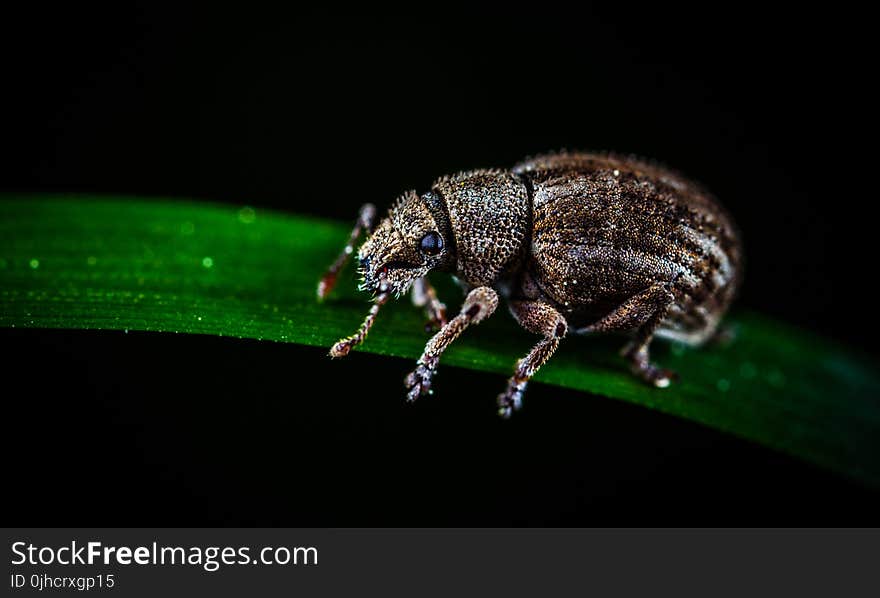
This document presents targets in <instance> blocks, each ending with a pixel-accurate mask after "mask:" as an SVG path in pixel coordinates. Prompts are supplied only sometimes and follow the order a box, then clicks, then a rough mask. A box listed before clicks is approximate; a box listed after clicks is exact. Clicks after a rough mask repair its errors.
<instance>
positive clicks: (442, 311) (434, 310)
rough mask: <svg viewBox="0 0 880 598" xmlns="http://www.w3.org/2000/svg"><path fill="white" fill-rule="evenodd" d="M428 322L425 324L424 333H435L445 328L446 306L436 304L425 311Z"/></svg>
mask: <svg viewBox="0 0 880 598" xmlns="http://www.w3.org/2000/svg"><path fill="white" fill-rule="evenodd" d="M425 313H426V314H427V316H428V320H427V321H426V322H425V332H436V331H437V330H440V329H441V328H443V327H444V326H446V322H447V320H446V306H445V305H443V304H442V303H440V302H438V303H437V304H436V305H433V306H430V307H429V308H427V309H426V310H425Z"/></svg>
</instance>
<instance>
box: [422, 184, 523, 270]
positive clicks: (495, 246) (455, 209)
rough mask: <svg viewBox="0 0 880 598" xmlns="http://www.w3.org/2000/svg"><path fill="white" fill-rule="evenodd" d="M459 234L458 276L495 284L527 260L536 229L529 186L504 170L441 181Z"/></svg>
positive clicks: (439, 191)
mask: <svg viewBox="0 0 880 598" xmlns="http://www.w3.org/2000/svg"><path fill="white" fill-rule="evenodd" d="M432 191H433V192H434V193H436V194H437V195H439V196H440V197H442V199H443V201H444V202H445V206H446V210H447V213H448V215H449V221H450V225H451V228H452V231H453V232H454V235H455V247H456V272H457V275H458V276H459V277H460V278H462V279H463V280H464V281H465V282H467V283H468V284H470V285H472V286H480V285H492V284H493V283H495V282H496V281H497V280H498V279H499V278H500V277H502V276H503V275H505V274H506V273H508V272H509V271H511V270H513V269H516V268H517V266H519V264H520V263H521V261H522V251H523V249H524V248H525V246H526V243H525V242H526V240H527V238H528V235H529V230H530V228H531V224H532V218H531V204H530V200H529V194H528V189H527V187H526V185H525V184H524V183H523V182H522V181H521V180H519V178H517V177H516V176H514V175H513V174H511V173H510V172H508V171H504V170H482V171H474V172H465V173H461V174H457V175H453V176H447V177H443V178H441V179H438V180H437V181H436V182H435V183H434V185H433V187H432Z"/></svg>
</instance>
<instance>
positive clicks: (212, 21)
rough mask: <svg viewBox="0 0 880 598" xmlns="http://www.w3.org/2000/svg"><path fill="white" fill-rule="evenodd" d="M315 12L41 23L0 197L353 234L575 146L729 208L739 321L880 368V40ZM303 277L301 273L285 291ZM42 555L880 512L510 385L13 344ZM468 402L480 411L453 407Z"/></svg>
mask: <svg viewBox="0 0 880 598" xmlns="http://www.w3.org/2000/svg"><path fill="white" fill-rule="evenodd" d="M578 6H579V7H578V9H577V10H574V9H572V8H567V7H563V6H555V5H551V4H549V3H539V4H538V5H536V6H533V7H531V8H529V9H528V10H523V9H517V10H514V9H513V7H512V6H508V7H507V8H506V9H502V8H494V9H490V8H480V7H475V6H473V5H471V6H469V7H467V8H460V7H455V6H453V5H435V6H430V7H429V6H424V7H422V8H421V10H420V12H419V13H418V14H417V13H416V12H414V11H413V12H411V13H409V14H407V13H400V12H396V13H391V14H379V13H377V12H361V13H354V12H352V11H351V10H350V9H349V8H346V7H344V6H338V7H328V8H327V10H326V11H323V12H315V11H312V10H311V9H305V8H302V7H298V8H292V7H291V8H288V9H287V10H285V11H279V10H277V9H273V10H267V9H264V8H260V7H257V6H256V5H254V4H250V3H248V4H246V5H245V4H243V5H240V6H239V7H237V8H223V7H222V6H219V5H217V4H214V5H210V6H199V5H191V4H187V3H183V2H180V3H175V4H174V5H173V6H167V7H165V6H162V5H161V4H159V3H146V2H145V3H132V2H128V3H113V4H106V5H98V6H96V5H90V6H89V7H84V6H80V5H79V4H77V5H62V4H59V5H57V6H51V5H50V6H41V7H39V8H35V9H32V10H30V11H23V10H21V9H17V10H13V11H12V12H11V13H9V14H7V15H6V18H5V19H4V23H3V35H2V36H0V37H2V41H0V50H2V57H0V64H2V66H3V72H2V75H0V77H2V79H0V80H2V100H0V102H2V104H3V105H2V106H0V107H2V115H0V123H2V146H3V147H2V151H3V154H4V155H3V156H2V158H3V159H2V163H0V191H64V192H67V191H75V192H99V193H113V194H138V195H155V196H179V197H195V198H200V199H206V200H213V201H230V202H235V203H239V204H240V203H248V204H251V205H256V206H269V207H274V208H277V209H282V210H288V211H291V212H299V213H309V214H314V215H320V216H326V217H330V218H336V219H347V220H351V219H352V218H353V217H354V215H355V213H356V210H357V207H358V206H359V205H360V204H362V203H364V202H365V201H373V202H376V203H377V204H380V205H381V204H383V203H387V202H390V201H391V200H392V199H393V198H394V197H395V196H396V195H397V194H398V193H399V192H400V191H401V190H403V189H407V188H416V189H420V190H424V189H426V188H427V187H428V186H429V185H430V183H431V181H432V180H433V179H434V178H435V177H437V176H439V175H441V174H445V173H449V172H454V171H456V170H462V169H470V168H476V167H483V166H508V165H511V164H512V163H514V162H516V161H517V160H519V159H520V158H522V157H524V156H525V155H528V154H534V153H538V152H542V151H546V150H551V149H558V148H561V147H569V148H584V149H613V150H616V151H621V152H633V153H637V154H641V155H645V156H649V157H653V158H657V159H659V160H661V161H663V162H665V163H667V164H669V165H671V166H674V167H675V168H677V169H680V170H682V171H683V172H685V173H687V174H690V175H692V176H694V177H695V178H698V179H699V180H701V181H702V182H704V183H706V184H707V185H708V186H709V187H710V188H711V189H713V190H714V191H715V193H716V194H717V195H718V196H719V197H720V198H721V199H722V201H723V202H724V203H725V204H726V205H727V206H728V208H729V209H730V211H731V212H732V213H733V214H734V216H735V217H736V219H737V221H738V222H739V224H740V227H741V228H742V230H743V232H744V237H745V242H746V244H747V254H748V255H747V259H748V263H747V273H746V285H745V288H744V289H743V292H742V296H741V299H740V302H739V304H740V305H741V306H744V307H748V308H751V309H756V310H761V311H763V312H766V313H769V314H772V315H774V316H776V317H779V318H781V319H784V320H787V321H790V322H793V323H796V324H800V325H802V326H804V327H807V328H810V329H812V330H815V331H817V332H819V333H821V334H823V335H824V336H825V337H828V338H833V339H836V340H838V341H840V342H844V343H848V344H850V345H853V346H855V347H856V348H857V349H858V350H860V351H863V352H869V353H876V351H875V349H874V346H873V338H874V335H875V333H876V332H877V330H878V327H877V324H876V321H875V319H874V318H873V314H872V313H871V310H873V309H874V304H875V301H874V300H873V299H872V297H873V290H872V287H871V283H870V276H871V275H872V274H873V273H874V271H875V270H876V269H875V268H870V267H868V261H869V259H870V258H872V257H873V255H874V252H875V250H874V245H875V233H874V228H875V224H874V223H875V220H874V212H875V208H874V203H875V202H876V190H875V189H874V187H873V182H872V178H873V177H874V172H873V165H872V164H868V159H867V158H868V156H870V157H871V158H873V155H872V153H869V152H870V151H871V150H869V149H865V147H866V143H865V141H864V140H867V141H868V144H867V147H870V141H871V139H872V132H871V130H870V129H869V122H870V121H869V119H868V117H867V116H866V115H867V114H868V112H867V110H866V108H867V107H868V105H867V103H868V101H869V98H870V96H869V95H868V93H867V88H866V83H867V82H870V79H871V78H872V77H873V76H874V72H873V71H874V69H873V67H870V65H869V64H867V57H866V52H867V46H868V41H867V40H868V39H869V38H867V37H866V33H865V32H864V31H862V30H861V28H860V25H859V23H860V21H861V20H862V19H863V17H862V16H861V15H858V14H855V13H852V12H850V11H849V10H848V9H847V8H846V7H844V6H842V5H841V6H839V7H835V10H834V14H833V15H831V14H827V13H822V12H815V13H813V12H806V11H803V10H800V11H797V12H793V11H787V10H785V9H781V8H780V9H772V8H770V7H768V6H767V5H760V6H754V7H752V6H749V5H746V4H741V3H738V4H736V5H735V6H729V7H723V6H715V7H713V8H712V9H711V10H706V9H702V10H699V11H696V12H695V11H694V9H684V8H682V9H678V10H676V11H672V12H671V11H669V10H668V9H666V8H663V9H662V10H661V9H657V8H654V9H650V10H649V9H645V8H643V7H638V6H636V5H632V4H630V3H627V4H626V5H616V4H615V3H600V4H598V5H596V6H590V5H589V4H583V3H581V4H579V5H578ZM279 267H295V264H283V263H279ZM0 343H2V347H3V349H4V353H5V355H4V357H3V367H2V371H3V373H4V380H5V382H4V388H5V390H4V392H3V394H4V397H3V398H4V401H3V405H4V410H5V414H4V415H3V420H4V424H5V426H4V427H5V428H6V433H5V434H4V439H5V441H6V442H7V443H8V446H7V447H6V451H5V454H6V455H7V461H6V468H5V469H6V476H7V481H8V482H10V484H9V485H8V486H7V487H8V488H15V491H14V492H7V499H8V500H11V502H10V503H9V504H10V505H11V508H7V509H6V510H5V511H4V513H5V514H6V516H5V523H6V524H13V523H14V524H16V525H36V524H45V525H162V524H164V525H215V524H218V525H221V524H229V525H234V524H241V525H250V524H268V525H273V524H278V525H281V524H285V525H298V526H303V525H355V526H357V525H404V526H409V525H510V524H515V525H519V524H529V525H542V524H546V525H578V524H581V525H604V524H608V525H629V524H632V525H658V524H659V525H685V524H689V525H736V524H803V525H824V524H877V523H878V514H877V510H876V508H875V507H876V504H877V503H876V501H877V498H878V496H877V494H876V493H872V492H870V491H868V490H866V489H863V488H861V487H858V486H856V485H854V484H853V483H851V482H849V481H847V480H844V479H841V478H839V477H836V476H834V475H831V474H828V473H825V472H822V471H819V470H816V469H815V468H813V467H812V466H808V465H805V464H802V463H800V462H797V461H795V460H793V459H790V458H788V457H785V456H782V455H778V454H776V453H773V452H771V451H768V450H766V449H763V448H760V447H757V446H753V445H751V444H749V443H746V442H743V441H740V440H737V439H734V438H731V437H728V436H723V435H721V434H719V433H717V432H714V431H711V430H708V429H704V428H702V427H700V426H697V425H695V424H691V423H688V422H683V421H679V420H677V419H673V418H670V417H666V416H663V415H660V414H657V413H653V412H649V411H647V410H644V409H642V408H638V407H634V406H630V405H626V404H623V403H619V402H615V401H610V400H607V399H603V398H600V397H591V396H586V395H584V394H582V393H575V392H569V391H564V390H560V389H556V388H548V387H543V386H539V385H536V386H534V387H533V388H531V389H530V391H529V396H528V409H527V410H526V411H525V412H524V413H523V414H522V416H520V417H517V418H515V419H514V420H513V421H511V422H500V421H497V419H496V417H495V415H494V410H493V402H492V401H493V397H494V396H495V395H496V394H497V393H498V391H499V384H502V383H503V380H501V379H500V378H498V377H496V376H490V375H485V374H477V373H473V372H463V371H456V370H444V375H443V379H442V384H443V388H444V389H447V391H446V392H443V393H442V400H432V401H424V402H422V403H420V404H417V405H413V406H406V405H404V404H403V392H402V387H401V385H400V379H401V378H402V376H403V375H404V374H405V373H406V372H407V371H408V369H409V364H407V363H405V362H403V361H398V360H390V359H387V358H380V357H376V356H370V355H364V354H357V355H353V356H352V357H351V358H350V360H347V361H346V363H345V364H344V371H343V370H342V369H340V367H341V366H340V364H335V363H334V364H331V363H330V362H329V360H328V359H326V358H325V356H324V352H323V351H322V350H319V349H313V348H304V347H296V346H285V345H275V344H263V343H257V342H250V341H238V340H230V339H217V338H207V337H186V336H173V337H172V336H162V335H154V334H146V333H131V334H127V335H125V334H122V333H114V332H102V333H94V332H55V331H45V332H37V331H17V330H16V331H9V330H5V331H0ZM450 389H457V392H452V391H450Z"/></svg>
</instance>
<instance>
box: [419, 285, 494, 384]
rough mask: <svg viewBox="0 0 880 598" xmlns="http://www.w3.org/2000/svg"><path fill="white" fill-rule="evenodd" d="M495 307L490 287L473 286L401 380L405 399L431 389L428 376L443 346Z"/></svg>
mask: <svg viewBox="0 0 880 598" xmlns="http://www.w3.org/2000/svg"><path fill="white" fill-rule="evenodd" d="M496 307H498V293H496V292H495V290H494V289H492V288H490V287H477V288H475V289H473V290H472V291H471V292H470V293H468V295H467V297H465V300H464V303H463V304H462V306H461V311H460V312H459V313H458V315H457V316H455V317H454V318H452V319H451V320H449V322H447V323H446V324H444V326H443V327H442V328H441V329H440V331H439V332H438V333H437V334H435V335H434V336H433V337H432V338H431V340H429V341H428V344H427V345H425V351H424V352H423V353H422V356H421V357H420V358H419V361H418V362H417V363H416V369H415V370H413V371H412V372H411V373H410V374H409V375H408V376H407V377H406V378H405V379H404V381H403V383H404V385H405V386H406V388H407V390H408V392H407V394H406V398H407V400H409V401H414V400H416V399H417V398H419V397H420V396H422V395H425V394H427V393H428V391H430V390H431V378H432V377H433V376H434V372H435V371H436V369H437V363H438V362H439V361H440V355H442V354H443V351H445V350H446V347H448V346H449V345H450V343H452V341H454V340H455V339H457V338H458V337H459V336H461V333H462V332H464V331H465V329H467V327H468V326H470V325H471V324H479V323H480V322H482V321H483V320H485V319H486V318H488V317H489V316H491V315H492V313H493V312H494V311H495V308H496Z"/></svg>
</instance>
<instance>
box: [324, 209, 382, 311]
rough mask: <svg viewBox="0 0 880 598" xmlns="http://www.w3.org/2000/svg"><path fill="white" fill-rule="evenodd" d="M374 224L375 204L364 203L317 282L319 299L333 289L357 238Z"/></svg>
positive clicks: (369, 231) (370, 230) (352, 251)
mask: <svg viewBox="0 0 880 598" xmlns="http://www.w3.org/2000/svg"><path fill="white" fill-rule="evenodd" d="M375 224H376V206H374V205H373V204H371V203H365V204H364V205H362V206H361V209H360V211H359V212H358V219H357V222H355V225H354V228H353V229H352V230H351V234H350V235H349V237H348V242H347V243H346V244H345V247H344V248H343V249H342V252H341V253H340V254H339V256H338V257H337V258H336V260H335V261H334V262H333V263H332V264H330V267H329V268H327V272H325V273H324V276H322V277H321V280H320V281H319V282H318V299H319V300H321V299H324V297H326V296H327V294H328V293H330V291H331V290H332V289H333V286H334V285H335V284H336V277H337V276H338V275H339V272H340V271H341V270H342V268H344V267H345V264H346V263H347V262H348V260H349V259H351V256H352V254H353V253H354V246H355V244H356V243H357V240H358V238H359V237H360V236H361V233H366V234H368V235H369V234H371V233H372V232H373V227H374V226H375Z"/></svg>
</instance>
